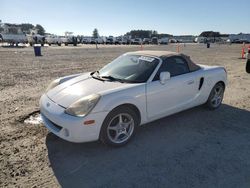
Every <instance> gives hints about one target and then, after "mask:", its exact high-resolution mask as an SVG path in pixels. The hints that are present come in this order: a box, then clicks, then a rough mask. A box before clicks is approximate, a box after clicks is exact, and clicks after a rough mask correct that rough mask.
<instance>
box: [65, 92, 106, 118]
mask: <svg viewBox="0 0 250 188" xmlns="http://www.w3.org/2000/svg"><path fill="white" fill-rule="evenodd" d="M100 98H101V96H100V95H98V94H93V95H89V96H87V97H83V98H81V99H80V100H78V101H76V102H74V103H73V104H72V105H70V106H69V107H68V108H67V109H66V110H65V113H67V114H69V115H72V116H78V117H84V116H86V115H87V114H88V113H89V112H90V111H91V110H92V109H93V108H94V107H95V105H96V104H97V102H98V101H99V99H100Z"/></svg>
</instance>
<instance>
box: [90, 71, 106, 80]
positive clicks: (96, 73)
mask: <svg viewBox="0 0 250 188" xmlns="http://www.w3.org/2000/svg"><path fill="white" fill-rule="evenodd" d="M90 75H91V76H92V78H94V79H97V80H101V81H105V80H104V79H102V78H101V77H100V76H99V71H94V72H91V73H90Z"/></svg>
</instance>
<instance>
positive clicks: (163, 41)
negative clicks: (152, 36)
mask: <svg viewBox="0 0 250 188" xmlns="http://www.w3.org/2000/svg"><path fill="white" fill-rule="evenodd" d="M168 41H169V39H168V38H167V37H165V38H161V39H160V40H159V43H160V44H168Z"/></svg>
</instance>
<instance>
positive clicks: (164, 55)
mask: <svg viewBox="0 0 250 188" xmlns="http://www.w3.org/2000/svg"><path fill="white" fill-rule="evenodd" d="M127 54H133V55H144V56H155V57H159V58H161V59H165V58H167V57H171V56H180V57H182V58H184V59H185V60H186V61H187V63H188V66H189V69H190V71H196V70H199V69H200V66H198V65H197V64H195V63H194V62H193V61H192V60H191V59H190V57H189V56H187V55H185V54H182V53H176V52H171V51H153V50H143V51H135V52H128V53H127Z"/></svg>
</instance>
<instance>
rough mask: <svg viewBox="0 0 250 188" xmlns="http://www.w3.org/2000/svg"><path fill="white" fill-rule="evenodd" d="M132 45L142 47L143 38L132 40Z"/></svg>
mask: <svg viewBox="0 0 250 188" xmlns="http://www.w3.org/2000/svg"><path fill="white" fill-rule="evenodd" d="M131 44H134V45H141V44H142V40H141V38H135V39H132V41H131Z"/></svg>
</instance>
